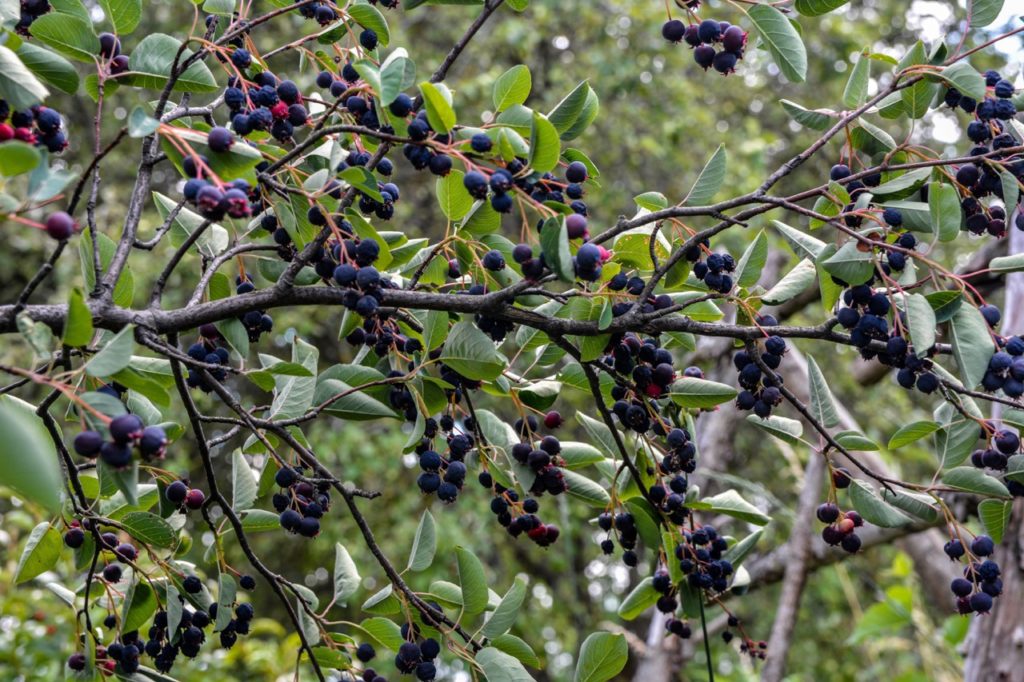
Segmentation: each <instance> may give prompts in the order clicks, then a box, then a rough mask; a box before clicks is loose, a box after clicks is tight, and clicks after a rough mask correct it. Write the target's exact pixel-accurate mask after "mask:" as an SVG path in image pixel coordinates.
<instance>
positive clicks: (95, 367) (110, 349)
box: [85, 325, 135, 378]
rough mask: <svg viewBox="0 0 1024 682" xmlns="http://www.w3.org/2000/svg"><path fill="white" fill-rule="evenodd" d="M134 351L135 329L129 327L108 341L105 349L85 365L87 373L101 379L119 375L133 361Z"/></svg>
mask: <svg viewBox="0 0 1024 682" xmlns="http://www.w3.org/2000/svg"><path fill="white" fill-rule="evenodd" d="M134 350H135V327H133V326H132V325H128V326H127V327H125V328H124V329H122V330H121V331H119V332H118V333H117V334H116V335H115V336H114V337H113V338H112V339H110V340H109V341H107V343H106V345H104V346H103V349H102V350H100V352H99V353H97V354H96V355H94V356H93V357H92V359H91V360H89V362H87V363H86V364H85V372H86V374H88V375H90V376H94V377H101V378H102V377H109V376H110V375H111V374H117V373H118V372H120V371H121V370H122V369H124V368H125V367H127V366H128V363H129V362H131V361H132V353H133V352H134Z"/></svg>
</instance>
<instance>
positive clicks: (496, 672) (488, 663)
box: [476, 646, 533, 682]
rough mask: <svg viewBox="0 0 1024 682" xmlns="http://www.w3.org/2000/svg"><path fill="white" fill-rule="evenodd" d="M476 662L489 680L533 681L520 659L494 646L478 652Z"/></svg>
mask: <svg viewBox="0 0 1024 682" xmlns="http://www.w3.org/2000/svg"><path fill="white" fill-rule="evenodd" d="M476 662H477V664H479V665H480V667H481V668H482V669H483V671H484V677H486V678H487V682H533V676H532V675H530V673H528V672H527V671H526V668H524V667H523V664H522V663H520V662H519V660H518V659H516V658H513V657H512V656H509V655H508V654H506V653H505V652H504V651H501V650H499V649H498V648H496V647H493V646H487V647H484V648H483V649H481V650H480V651H478V652H476Z"/></svg>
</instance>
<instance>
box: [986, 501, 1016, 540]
mask: <svg viewBox="0 0 1024 682" xmlns="http://www.w3.org/2000/svg"><path fill="white" fill-rule="evenodd" d="M1012 511H1013V503H1012V502H1003V501H1001V500H982V501H981V502H979V503H978V518H979V519H981V525H983V526H984V527H985V532H986V533H988V535H989V536H990V537H991V538H992V541H993V542H995V543H996V544H997V545H998V544H999V543H1000V542H1002V541H1003V533H1004V532H1005V531H1006V524H1007V523H1009V521H1010V512H1012Z"/></svg>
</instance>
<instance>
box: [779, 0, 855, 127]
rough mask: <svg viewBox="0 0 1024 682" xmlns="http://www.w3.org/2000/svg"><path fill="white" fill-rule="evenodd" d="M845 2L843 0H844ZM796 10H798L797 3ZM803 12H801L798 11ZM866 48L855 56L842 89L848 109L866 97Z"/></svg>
mask: <svg viewBox="0 0 1024 682" xmlns="http://www.w3.org/2000/svg"><path fill="white" fill-rule="evenodd" d="M844 2H845V0H844ZM797 11H798V12H800V9H799V3H798V4H797ZM800 13H801V14H803V12H800ZM867 52H868V50H867V49H865V50H864V51H863V52H861V53H860V56H858V57H857V63H856V64H854V65H853V70H852V71H850V78H849V79H848V80H847V81H846V88H845V89H844V90H843V104H845V105H846V106H847V107H848V108H850V109H856V108H857V107H859V106H860V105H862V104H864V102H866V101H867V99H868V81H869V80H870V79H871V60H870V59H868V58H867V56H866V54H867Z"/></svg>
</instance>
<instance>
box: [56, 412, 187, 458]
mask: <svg viewBox="0 0 1024 682" xmlns="http://www.w3.org/2000/svg"><path fill="white" fill-rule="evenodd" d="M107 430H108V432H109V436H110V438H109V439H105V438H104V437H103V435H102V434H101V433H100V432H99V431H82V432H81V433H79V434H78V435H77V436H75V440H74V444H73V447H74V449H75V452H77V453H78V454H79V455H81V456H82V457H88V458H89V459H96V458H97V457H99V458H100V459H101V460H103V462H104V463H105V464H107V465H108V466H111V467H114V468H115V469H123V468H125V467H127V466H128V465H130V464H131V463H132V455H133V453H134V452H135V451H136V450H138V452H139V455H140V456H141V457H142V459H143V460H144V461H147V462H148V461H152V460H154V459H161V458H163V456H164V452H165V450H166V448H167V434H166V433H165V432H164V430H163V429H162V428H161V427H159V426H146V425H144V424H143V423H142V420H141V419H139V417H138V416H137V415H134V414H131V413H127V414H122V415H120V416H117V417H114V418H113V419H112V420H111V421H110V424H108V425H107Z"/></svg>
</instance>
